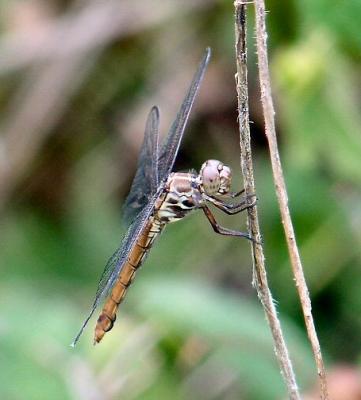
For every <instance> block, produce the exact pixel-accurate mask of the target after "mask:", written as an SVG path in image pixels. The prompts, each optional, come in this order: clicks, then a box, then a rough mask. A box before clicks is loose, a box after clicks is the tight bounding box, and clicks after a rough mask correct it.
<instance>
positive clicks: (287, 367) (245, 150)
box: [234, 1, 300, 400]
mask: <svg viewBox="0 0 361 400" xmlns="http://www.w3.org/2000/svg"><path fill="white" fill-rule="evenodd" d="M234 5H235V12H236V22H235V30H236V58H237V79H236V83H237V97H238V121H239V133H240V147H241V169H242V174H243V180H244V186H245V191H246V194H251V193H255V183H254V176H253V163H252V153H251V141H250V130H249V112H248V82H247V49H246V5H245V4H244V3H242V2H239V1H235V3H234ZM248 226H249V229H250V231H251V234H252V236H253V237H254V238H256V240H257V242H258V243H253V246H252V251H253V268H254V269H253V285H254V286H255V288H256V290H257V294H258V297H259V298H260V300H261V303H262V305H263V308H264V310H265V314H266V317H267V321H268V324H269V326H270V328H271V332H272V336H273V341H274V349H275V353H276V357H277V359H278V362H279V365H280V369H281V373H282V376H283V378H284V380H285V383H286V386H287V391H288V395H289V398H290V399H292V400H294V399H300V395H299V392H298V388H297V383H296V378H295V374H294V372H293V368H292V364H291V360H290V358H289V355H288V349H287V346H286V343H285V340H284V337H283V333H282V329H281V324H280V321H279V319H278V317H277V311H276V307H275V305H274V302H273V298H272V294H271V292H270V289H269V286H268V282H267V273H266V268H265V259H264V254H263V247H262V244H261V234H260V228H259V222H258V214H257V207H252V208H250V209H248Z"/></svg>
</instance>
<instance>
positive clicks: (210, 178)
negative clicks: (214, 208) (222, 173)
mask: <svg viewBox="0 0 361 400" xmlns="http://www.w3.org/2000/svg"><path fill="white" fill-rule="evenodd" d="M202 182H203V186H204V189H205V191H206V192H208V193H210V194H212V193H217V191H218V189H219V185H220V177H219V173H218V170H217V169H216V168H213V167H208V166H206V167H205V168H204V169H203V171H202Z"/></svg>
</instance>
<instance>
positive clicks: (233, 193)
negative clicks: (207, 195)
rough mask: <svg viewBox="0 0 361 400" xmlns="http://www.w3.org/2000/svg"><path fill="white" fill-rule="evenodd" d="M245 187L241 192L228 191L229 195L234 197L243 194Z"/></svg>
mask: <svg viewBox="0 0 361 400" xmlns="http://www.w3.org/2000/svg"><path fill="white" fill-rule="evenodd" d="M244 191H245V189H242V190H240V191H239V192H230V193H228V196H229V197H232V199H234V198H235V197H239V196H240V195H241V194H243V193H244Z"/></svg>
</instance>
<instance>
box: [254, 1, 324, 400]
mask: <svg viewBox="0 0 361 400" xmlns="http://www.w3.org/2000/svg"><path fill="white" fill-rule="evenodd" d="M255 7H256V39H257V54H258V71H259V80H260V86H261V101H262V107H263V115H264V119H265V130H266V136H267V140H268V146H269V152H270V158H271V164H272V172H273V180H274V185H275V190H276V194H277V199H278V204H279V208H280V213H281V218H282V224H283V229H284V231H285V236H286V242H287V247H288V252H289V257H290V261H291V265H292V270H293V274H294V279H295V282H296V287H297V290H298V295H299V297H300V301H301V306H302V311H303V315H304V319H305V325H306V330H307V334H308V338H309V340H310V342H311V347H312V351H313V354H314V358H315V361H316V366H317V372H318V376H319V383H320V390H321V399H323V400H327V399H328V390H327V382H326V373H325V368H324V363H323V359H322V354H321V348H320V343H319V341H318V337H317V333H316V328H315V325H314V321H313V317H312V311H311V308H312V307H311V300H310V296H309V292H308V288H307V283H306V280H305V276H304V273H303V268H302V263H301V258H300V254H299V251H298V247H297V242H296V236H295V232H294V229H293V224H292V219H291V215H290V210H289V208H288V196H287V189H286V183H285V179H284V176H283V171H282V166H281V161H280V156H279V152H278V145H277V137H276V128H275V119H274V115H275V111H274V107H273V100H272V95H271V83H270V82H271V81H270V74H269V67H268V55H267V31H266V18H265V5H264V0H255Z"/></svg>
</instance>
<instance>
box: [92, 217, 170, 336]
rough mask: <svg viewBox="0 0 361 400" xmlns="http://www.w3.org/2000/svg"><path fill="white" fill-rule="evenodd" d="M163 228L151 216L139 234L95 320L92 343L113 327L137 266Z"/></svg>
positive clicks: (161, 224) (140, 263) (162, 225)
mask: <svg viewBox="0 0 361 400" xmlns="http://www.w3.org/2000/svg"><path fill="white" fill-rule="evenodd" d="M163 228H164V224H163V223H161V222H160V221H158V220H157V219H155V218H154V217H153V218H152V219H151V220H150V221H149V223H148V224H147V225H146V226H145V228H144V230H143V232H142V233H141V234H140V235H139V238H138V240H137V241H136V243H135V244H134V246H133V248H132V250H131V251H130V253H129V256H128V259H127V261H126V262H125V264H124V265H123V267H122V269H121V272H120V274H119V276H118V279H117V280H116V282H115V284H114V286H113V289H112V291H111V293H110V296H109V297H108V299H107V301H106V302H105V304H104V307H103V309H102V312H101V314H100V316H99V318H98V320H97V324H96V326H95V332H94V343H99V342H100V341H101V340H102V338H103V336H104V335H105V333H106V332H109V331H110V330H111V329H112V328H113V324H114V322H115V319H116V314H117V310H118V307H119V304H120V303H121V302H122V301H123V299H124V298H125V295H126V293H127V290H128V288H129V286H130V285H131V283H132V282H133V279H134V277H135V274H136V272H137V270H138V268H139V267H140V266H141V265H142V263H143V260H144V258H145V256H146V254H147V253H148V251H149V250H150V248H151V246H152V244H153V242H154V240H155V238H156V237H157V236H158V235H159V234H160V232H161V231H162V229H163Z"/></svg>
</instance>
